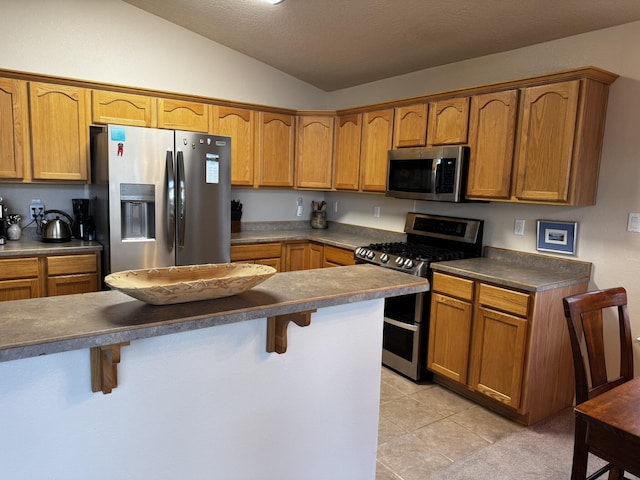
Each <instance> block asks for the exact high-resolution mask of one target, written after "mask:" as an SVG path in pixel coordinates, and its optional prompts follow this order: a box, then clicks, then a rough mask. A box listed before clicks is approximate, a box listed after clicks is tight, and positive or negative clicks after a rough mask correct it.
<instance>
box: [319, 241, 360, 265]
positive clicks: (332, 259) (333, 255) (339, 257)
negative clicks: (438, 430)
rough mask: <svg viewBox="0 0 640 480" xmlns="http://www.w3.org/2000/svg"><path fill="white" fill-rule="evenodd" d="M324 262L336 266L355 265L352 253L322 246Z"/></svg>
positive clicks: (343, 249) (329, 246) (342, 249)
mask: <svg viewBox="0 0 640 480" xmlns="http://www.w3.org/2000/svg"><path fill="white" fill-rule="evenodd" d="M324 261H325V262H328V263H331V264H336V265H355V264H356V261H355V259H354V257H353V251H351V250H347V249H345V248H338V247H332V246H331V245H325V246H324Z"/></svg>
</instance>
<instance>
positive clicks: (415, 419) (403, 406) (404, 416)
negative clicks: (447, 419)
mask: <svg viewBox="0 0 640 480" xmlns="http://www.w3.org/2000/svg"><path fill="white" fill-rule="evenodd" d="M380 418H386V419H388V420H390V421H392V422H393V423H395V424H396V425H398V426H400V427H401V428H403V429H405V430H406V431H408V432H410V431H412V430H416V429H418V428H421V427H424V426H425V425H428V424H430V423H433V422H436V421H438V420H441V419H442V418H444V417H443V416H442V415H441V414H439V413H438V412H436V411H435V410H433V409H432V408H430V407H429V406H428V405H425V404H423V403H420V402H418V401H417V400H415V399H413V398H409V397H402V398H400V399H398V400H393V401H391V402H387V403H383V404H382V405H380Z"/></svg>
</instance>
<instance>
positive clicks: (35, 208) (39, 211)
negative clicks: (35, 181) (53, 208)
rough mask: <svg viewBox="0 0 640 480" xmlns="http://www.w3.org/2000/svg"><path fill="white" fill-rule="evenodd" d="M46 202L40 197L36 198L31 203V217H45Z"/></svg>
mask: <svg viewBox="0 0 640 480" xmlns="http://www.w3.org/2000/svg"><path fill="white" fill-rule="evenodd" d="M44 210H45V209H44V203H42V200H40V199H39V198H34V199H32V200H31V203H30V204H29V218H31V219H36V220H37V219H39V218H43V217H44Z"/></svg>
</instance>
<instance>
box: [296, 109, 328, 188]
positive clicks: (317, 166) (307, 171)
mask: <svg viewBox="0 0 640 480" xmlns="http://www.w3.org/2000/svg"><path fill="white" fill-rule="evenodd" d="M334 123H335V120H334V117H333V116H326V115H310V116H298V121H297V142H296V169H295V171H296V187H298V188H311V189H316V190H323V189H330V188H331V184H332V174H333V135H334Z"/></svg>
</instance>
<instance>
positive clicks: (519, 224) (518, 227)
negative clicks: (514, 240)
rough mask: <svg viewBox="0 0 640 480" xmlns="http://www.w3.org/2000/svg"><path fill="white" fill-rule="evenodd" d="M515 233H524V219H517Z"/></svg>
mask: <svg viewBox="0 0 640 480" xmlns="http://www.w3.org/2000/svg"><path fill="white" fill-rule="evenodd" d="M513 234H514V235H524V220H520V219H518V220H516V224H515V227H513Z"/></svg>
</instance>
